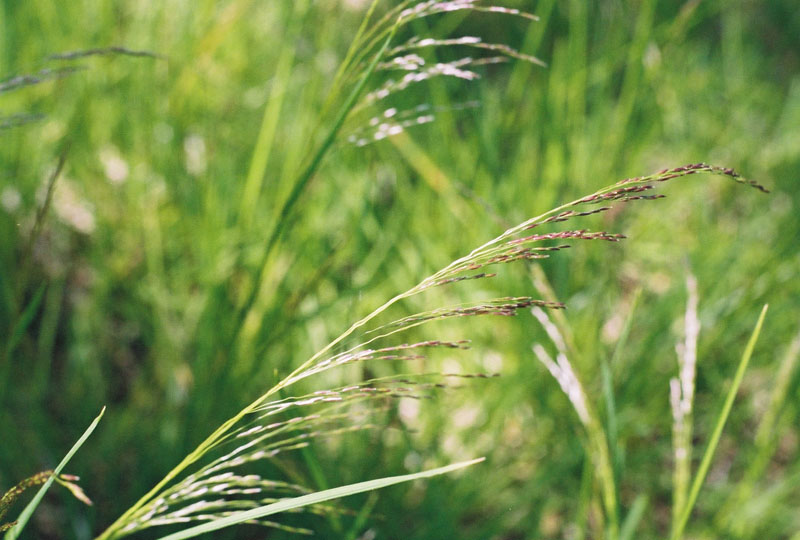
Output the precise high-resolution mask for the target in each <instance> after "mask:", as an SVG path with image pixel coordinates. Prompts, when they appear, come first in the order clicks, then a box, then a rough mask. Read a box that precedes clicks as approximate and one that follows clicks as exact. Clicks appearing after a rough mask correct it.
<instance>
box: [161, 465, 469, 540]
mask: <svg viewBox="0 0 800 540" xmlns="http://www.w3.org/2000/svg"><path fill="white" fill-rule="evenodd" d="M484 459H485V458H478V459H473V460H471V461H462V462H460V463H453V464H452V465H447V466H445V467H439V468H437V469H430V470H428V471H422V472H418V473H414V474H404V475H401V476H388V477H386V478H379V479H377V480H369V481H366V482H359V483H357V484H350V485H347V486H340V487H337V488H333V489H326V490H325V491H318V492H316V493H311V494H309V495H303V496H302V497H294V498H291V499H285V500H283V501H280V502H277V503H273V504H268V505H266V506H262V507H260V508H254V509H253V510H247V511H245V512H238V513H236V514H234V515H232V516H228V517H226V518H223V519H218V520H215V521H213V522H210V523H203V524H202V525H198V526H196V527H190V528H189V529H185V530H183V531H180V532H177V533H174V534H170V535H168V536H164V537H163V538H162V539H161V540H182V539H184V538H194V537H195V536H198V535H200V534H204V533H208V532H211V531H217V530H219V529H223V528H225V527H230V526H231V525H236V524H238V523H243V522H245V521H250V520H253V519H260V518H263V517H266V516H271V515H273V514H277V513H279V512H286V511H287V510H292V509H295V508H302V507H304V506H309V505H312V504H317V503H321V502H325V501H330V500H331V499H339V498H341V497H346V496H348V495H355V494H356V493H364V492H365V491H373V490H376V489H381V488H384V487H388V486H393V485H395V484H401V483H404V482H410V481H412V480H418V479H421V478H431V477H433V476H439V475H442V474H447V473H449V472H453V471H456V470H458V469H463V468H464V467H469V466H471V465H475V464H476V463H480V462H481V461H483V460H484Z"/></svg>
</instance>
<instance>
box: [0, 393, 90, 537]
mask: <svg viewBox="0 0 800 540" xmlns="http://www.w3.org/2000/svg"><path fill="white" fill-rule="evenodd" d="M105 412H106V408H105V407H103V409H102V410H101V411H100V414H98V415H97V418H95V419H94V420H93V421H92V423H91V424H90V425H89V427H88V428H86V431H84V432H83V435H81V438H80V439H78V442H76V443H75V444H74V445H72V448H70V449H69V452H67V455H66V456H64V459H62V460H61V463H59V464H58V467H56V468H55V469H54V470H53V474H52V476H50V478H49V479H48V480H47V482H45V483H44V485H43V486H42V487H41V488H40V489H39V491H38V492H36V495H34V497H33V500H31V502H29V503H28V506H26V507H25V509H24V510H23V511H22V513H21V514H20V515H19V518H18V519H17V524H16V525H14V526H13V527H12V528H11V529H9V531H8V532H7V533H6V535H5V537H4V540H16V538H17V537H18V536H19V533H21V532H22V529H24V528H25V525H26V524H27V523H28V520H29V519H30V518H31V516H32V515H33V512H34V510H36V507H37V506H39V503H40V502H41V501H42V497H44V494H45V493H47V490H48V489H50V486H51V485H52V484H53V481H54V480H55V479H56V477H57V476H58V475H59V474H60V473H61V470H62V469H63V468H64V466H66V464H67V463H68V462H69V460H70V459H72V456H74V455H75V452H77V451H78V449H79V448H80V447H81V446H83V443H84V442H86V439H88V438H89V435H91V434H92V432H93V431H94V428H96V427H97V424H98V423H100V419H101V418H102V417H103V414H104V413H105Z"/></svg>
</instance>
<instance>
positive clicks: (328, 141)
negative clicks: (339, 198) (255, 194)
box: [233, 24, 398, 340]
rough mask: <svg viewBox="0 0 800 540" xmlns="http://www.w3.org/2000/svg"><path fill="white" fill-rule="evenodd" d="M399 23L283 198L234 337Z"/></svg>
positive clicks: (235, 335)
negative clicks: (274, 253) (308, 188)
mask: <svg viewBox="0 0 800 540" xmlns="http://www.w3.org/2000/svg"><path fill="white" fill-rule="evenodd" d="M397 27H398V25H397V24H395V25H394V26H393V27H392V31H391V32H390V33H389V36H388V37H387V38H386V40H385V41H384V42H383V45H381V48H380V49H379V50H378V52H377V53H376V54H375V56H374V57H373V59H372V62H370V64H369V66H368V67H367V69H366V70H365V71H364V74H363V75H362V76H361V79H360V80H359V82H358V84H357V85H356V86H355V88H353V90H352V91H351V92H350V95H349V96H348V97H347V99H346V100H345V102H344V105H342V107H341V109H340V110H339V113H338V114H337V116H336V119H335V120H334V122H333V126H332V127H331V129H330V131H329V132H328V134H327V136H326V137H325V139H324V140H323V141H322V144H321V145H320V147H319V149H318V150H317V151H316V153H315V154H314V156H313V157H312V158H311V161H310V162H309V164H308V166H307V167H306V168H305V169H304V170H303V172H302V173H301V174H300V175H299V176H298V177H297V179H296V180H295V182H294V185H293V186H292V191H291V192H290V193H289V195H288V197H287V198H286V200H285V201H284V202H283V205H282V206H281V209H280V210H279V211H278V217H277V222H276V224H275V226H274V227H273V229H272V232H271V233H270V235H269V236H268V237H267V241H266V242H265V244H264V250H263V252H262V254H261V262H260V263H259V265H258V267H257V269H256V275H255V279H254V280H253V289H252V291H251V292H250V294H249V295H248V297H247V299H246V300H245V302H244V305H243V306H242V308H241V309H240V310H239V316H238V317H237V321H236V326H235V328H234V335H233V337H234V340H235V339H236V337H237V336H238V333H239V330H240V329H241V327H242V325H243V324H244V320H245V318H246V317H247V314H248V313H250V309H251V308H252V307H253V304H254V303H255V301H256V298H258V294H259V292H260V291H261V280H262V277H263V275H264V268H265V267H266V265H267V262H268V260H269V256H270V254H271V253H272V250H273V248H274V247H275V245H276V243H277V241H278V238H280V236H281V234H282V233H283V231H284V229H285V228H286V226H287V225H288V220H289V217H290V215H291V213H292V210H293V209H294V206H295V204H296V203H297V201H298V199H299V198H300V195H301V194H302V193H303V191H304V190H305V188H306V186H307V185H308V183H309V182H310V181H311V178H313V177H314V174H315V173H316V172H317V169H318V168H319V166H320V164H321V163H322V159H323V158H324V157H325V155H326V154H327V153H328V150H329V149H330V148H331V146H332V145H333V143H334V141H335V140H336V137H337V135H338V134H339V131H340V130H341V129H342V126H343V125H344V122H345V120H346V119H347V117H348V115H349V114H350V112H351V111H352V110H353V107H355V105H356V102H357V101H358V98H359V97H361V94H362V93H363V91H364V88H365V87H366V85H367V81H368V80H369V79H370V77H371V76H372V74H373V73H374V72H375V69H376V68H377V67H378V63H379V62H380V60H381V59H382V58H383V55H384V54H385V53H386V50H387V49H388V48H389V44H390V43H391V42H392V39H393V38H394V35H395V32H396V30H397Z"/></svg>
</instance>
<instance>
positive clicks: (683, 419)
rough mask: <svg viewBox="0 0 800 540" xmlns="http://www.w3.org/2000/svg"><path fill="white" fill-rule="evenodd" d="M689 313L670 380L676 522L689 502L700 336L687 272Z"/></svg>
mask: <svg viewBox="0 0 800 540" xmlns="http://www.w3.org/2000/svg"><path fill="white" fill-rule="evenodd" d="M686 292H687V301H686V313H685V314H684V323H683V327H684V340H683V342H682V343H681V342H679V343H678V344H677V345H676V346H675V352H676V353H677V358H678V377H677V378H672V379H670V381H669V385H670V405H671V408H672V419H673V424H672V445H673V452H674V458H675V468H674V469H673V473H672V483H673V502H672V521H673V523H675V522H676V521H677V520H678V518H679V517H680V515H681V513H682V512H683V508H684V506H686V497H687V494H688V491H689V482H690V481H691V476H692V431H693V430H692V404H693V402H694V387H695V378H696V373H697V338H698V336H699V334H700V320H699V319H698V317H697V303H698V295H697V279H696V278H695V277H694V276H693V275H692V274H691V273H689V274H688V275H687V276H686Z"/></svg>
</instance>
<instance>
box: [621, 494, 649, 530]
mask: <svg viewBox="0 0 800 540" xmlns="http://www.w3.org/2000/svg"><path fill="white" fill-rule="evenodd" d="M646 508H647V495H639V496H638V497H636V500H634V501H633V505H632V506H631V509H630V511H629V512H628V515H627V516H626V517H625V521H623V522H622V527H621V528H620V531H619V540H631V539H632V538H635V537H634V533H635V532H636V527H637V526H638V525H639V522H640V521H642V517H643V516H644V511H645V509H646Z"/></svg>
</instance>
